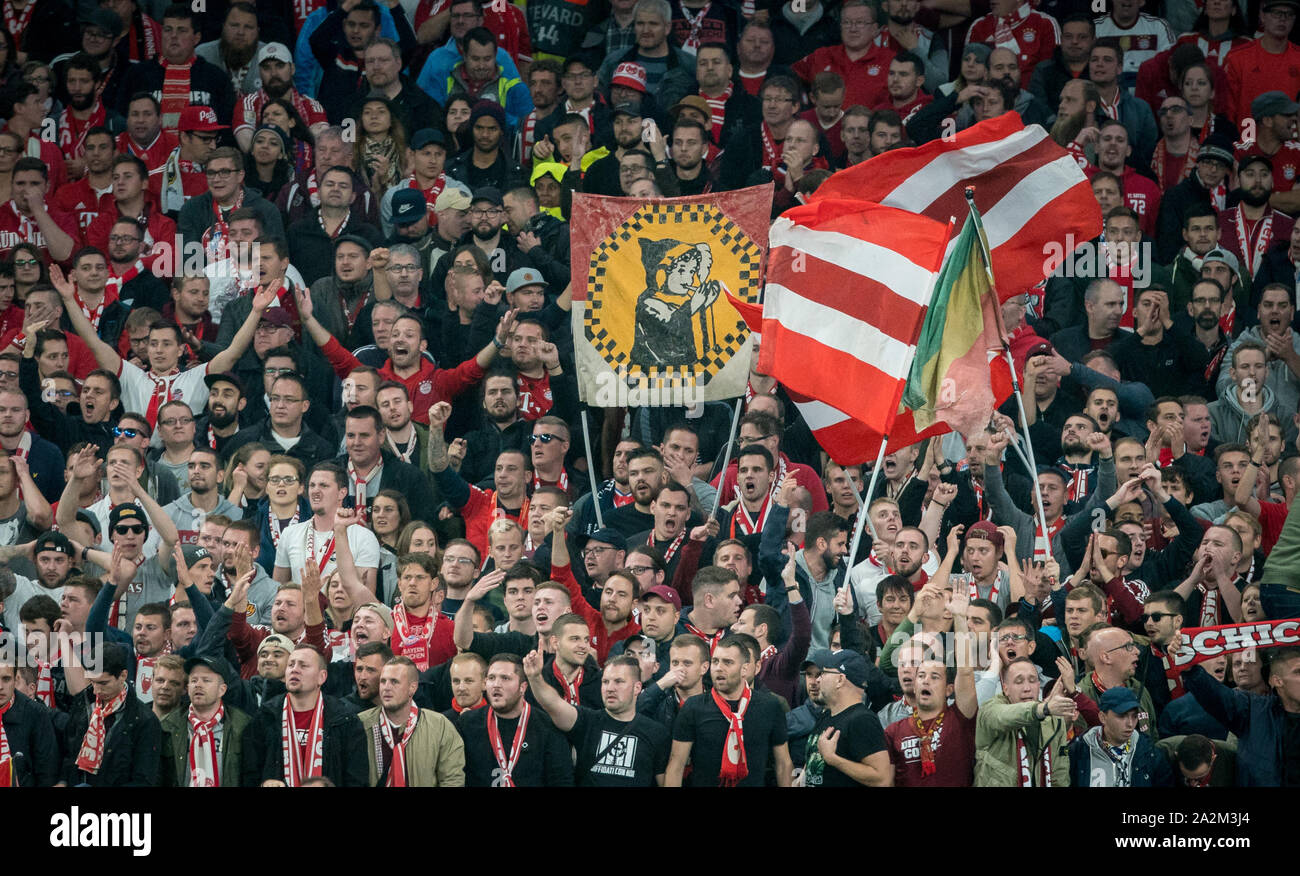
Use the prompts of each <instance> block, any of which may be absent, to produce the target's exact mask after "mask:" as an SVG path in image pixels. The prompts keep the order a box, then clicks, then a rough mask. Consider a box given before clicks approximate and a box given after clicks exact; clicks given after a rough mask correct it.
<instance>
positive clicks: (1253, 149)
mask: <svg viewBox="0 0 1300 876" xmlns="http://www.w3.org/2000/svg"><path fill="white" fill-rule="evenodd" d="M1236 153H1237V164H1238V165H1240V164H1241V160H1242V159H1243V158H1246V157H1247V156H1250V155H1264V150H1263V149H1260V148H1259V141H1258V140H1251V141H1250V142H1249V143H1248V144H1246V145H1245V146H1244V147H1238V148H1237V150H1236ZM1265 157H1266V158H1268V160H1269V161H1270V162H1272V164H1273V191H1275V192H1289V191H1291V190H1292V189H1293V188H1295V183H1296V175H1297V174H1298V173H1300V143H1297V142H1296V141H1295V140H1287V141H1286V142H1285V143H1283V144H1282V145H1281V146H1279V147H1278V150H1277V151H1276V152H1274V153H1273V154H1272V155H1265Z"/></svg>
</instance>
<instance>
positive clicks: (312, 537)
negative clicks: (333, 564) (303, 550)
mask: <svg viewBox="0 0 1300 876" xmlns="http://www.w3.org/2000/svg"><path fill="white" fill-rule="evenodd" d="M306 545H307V557H306V558H307V559H309V560H315V559H316V524H315V523H314V522H313V523H311V524H310V525H308V527H307V542H306ZM333 557H334V530H332V529H331V530H330V539H329V541H327V542H325V553H324V555H323V556H322V557H321V558H320V559H319V560H316V564H317V566H318V567H319V568H320V571H321V573H322V574H324V572H325V567H326V566H328V565H329V562H330V560H331V559H333Z"/></svg>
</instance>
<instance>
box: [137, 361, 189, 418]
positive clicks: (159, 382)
mask: <svg viewBox="0 0 1300 876" xmlns="http://www.w3.org/2000/svg"><path fill="white" fill-rule="evenodd" d="M180 373H181V370H180V369H179V368H173V369H172V370H171V371H169V372H167V373H166V374H155V373H153V372H152V371H149V372H147V374H146V376H147V377H148V378H149V379H150V380H152V381H153V394H152V395H150V396H149V405H148V407H146V408H145V412H144V417H145V419H146V420H148V421H149V428H150V429H157V428H158V409H159V408H161V407H162V406H163V403H164V402H169V401H171V400H172V381H171V380H169V379H168V378H172V377H175V376H176V375H178V374H180Z"/></svg>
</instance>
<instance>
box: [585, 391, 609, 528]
mask: <svg viewBox="0 0 1300 876" xmlns="http://www.w3.org/2000/svg"><path fill="white" fill-rule="evenodd" d="M582 443H583V444H585V445H587V471H588V472H589V473H590V477H591V482H592V484H594V485H595V487H596V488H595V489H593V490H592V491H591V504H592V505H593V506H594V507H595V509H596V527H597V528H598V529H604V528H605V518H604V515H603V514H601V513H600V474H599V472H597V471H596V460H595V457H594V455H593V454H592V452H591V426H590V425H589V424H588V422H587V409H586V408H585V407H584V408H583V409H582Z"/></svg>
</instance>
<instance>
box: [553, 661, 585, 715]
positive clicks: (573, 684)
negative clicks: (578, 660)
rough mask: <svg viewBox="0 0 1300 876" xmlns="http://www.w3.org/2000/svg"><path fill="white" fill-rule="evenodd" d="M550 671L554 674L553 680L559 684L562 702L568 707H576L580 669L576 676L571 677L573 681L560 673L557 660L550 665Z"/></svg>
mask: <svg viewBox="0 0 1300 876" xmlns="http://www.w3.org/2000/svg"><path fill="white" fill-rule="evenodd" d="M551 671H552V672H554V673H555V680H556V681H558V682H559V683H560V696H562V697H564V701H565V702H566V703H568V704H569V705H571V706H576V705H578V702H579V699H578V688H579V687H581V686H582V676H583V670H582V667H581V666H580V667H578V674H577V675H575V676H573V681H569V680H568V679H567V678H565V677H564V673H563V672H561V671H560V663H559V661H558V660H557V661H555V662H553V663H551Z"/></svg>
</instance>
